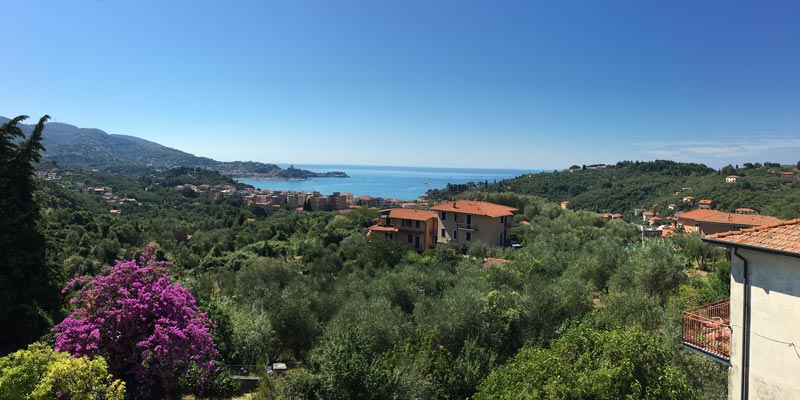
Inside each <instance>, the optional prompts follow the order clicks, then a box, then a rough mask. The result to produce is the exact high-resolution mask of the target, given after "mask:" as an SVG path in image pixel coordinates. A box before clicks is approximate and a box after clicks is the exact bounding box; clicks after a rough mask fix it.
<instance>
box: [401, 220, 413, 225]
mask: <svg viewBox="0 0 800 400" xmlns="http://www.w3.org/2000/svg"><path fill="white" fill-rule="evenodd" d="M403 226H411V221H409V220H407V219H404V220H403Z"/></svg>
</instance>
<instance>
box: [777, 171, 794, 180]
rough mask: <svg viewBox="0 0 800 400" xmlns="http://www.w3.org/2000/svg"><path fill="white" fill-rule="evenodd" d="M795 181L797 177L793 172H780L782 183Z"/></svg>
mask: <svg viewBox="0 0 800 400" xmlns="http://www.w3.org/2000/svg"><path fill="white" fill-rule="evenodd" d="M796 179H797V175H795V173H794V172H781V180H782V181H793V180H796Z"/></svg>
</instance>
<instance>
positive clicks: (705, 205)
mask: <svg viewBox="0 0 800 400" xmlns="http://www.w3.org/2000/svg"><path fill="white" fill-rule="evenodd" d="M697 206H698V207H699V208H700V209H701V210H710V209H712V208H714V201H713V200H709V199H702V200H700V201H698V202H697Z"/></svg>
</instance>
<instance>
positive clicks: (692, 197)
mask: <svg viewBox="0 0 800 400" xmlns="http://www.w3.org/2000/svg"><path fill="white" fill-rule="evenodd" d="M683 198H684V199H694V196H684V197H683Z"/></svg>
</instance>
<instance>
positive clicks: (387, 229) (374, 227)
mask: <svg viewBox="0 0 800 400" xmlns="http://www.w3.org/2000/svg"><path fill="white" fill-rule="evenodd" d="M367 229H369V230H370V232H371V231H376V232H397V231H398V229H397V228H395V227H393V226H383V225H372V226H370V227H369V228H367Z"/></svg>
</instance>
